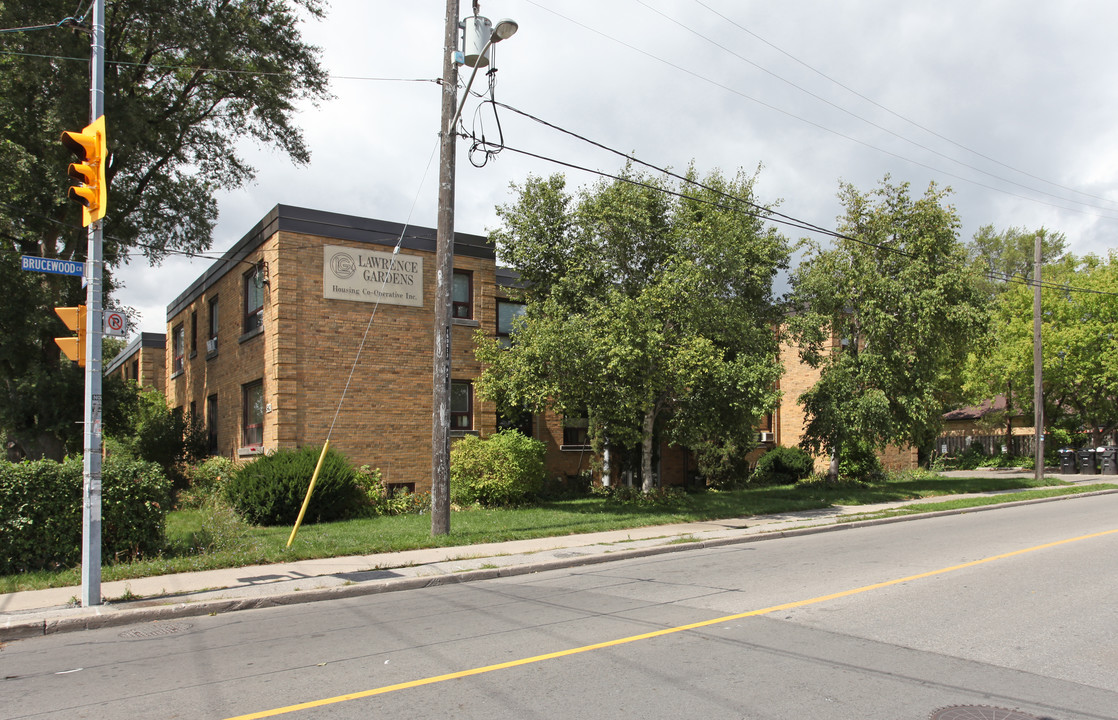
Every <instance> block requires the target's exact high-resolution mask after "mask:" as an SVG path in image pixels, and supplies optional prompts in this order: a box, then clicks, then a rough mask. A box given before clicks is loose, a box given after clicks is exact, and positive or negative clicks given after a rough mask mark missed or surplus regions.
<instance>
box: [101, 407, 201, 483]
mask: <svg viewBox="0 0 1118 720" xmlns="http://www.w3.org/2000/svg"><path fill="white" fill-rule="evenodd" d="M133 391H134V392H135V393H136V395H135V397H134V398H132V400H131V401H130V402H128V403H123V404H122V405H121V407H120V408H118V411H117V415H119V416H120V417H118V418H116V419H115V420H114V421H113V422H112V423H111V424H110V427H111V429H112V432H113V433H114V436H115V437H114V439H115V440H117V441H119V443H120V445H121V446H122V447H123V448H126V449H127V451H128V452H129V453H131V454H133V455H135V456H137V457H139V458H141V459H143V460H146V461H148V462H154V463H158V464H159V465H160V467H162V468H163V471H164V473H165V474H166V475H167V477H169V478H171V479H172V480H173V481H174V482H175V485H176V486H177V487H183V486H185V485H186V481H187V478H186V475H185V474H184V469H183V463H184V462H195V461H197V460H199V459H200V458H203V457H205V454H206V448H207V446H208V444H209V440H208V437H207V435H206V430H205V427H204V426H203V425H202V423H200V422H197V421H196V419H195V418H192V417H191V416H190V413H188V412H184V411H183V409H182V408H175V409H173V410H172V409H171V408H168V407H167V398H166V397H164V395H163V393H161V392H159V391H158V390H154V389H147V390H139V389H136V388H135V387H134V385H133Z"/></svg>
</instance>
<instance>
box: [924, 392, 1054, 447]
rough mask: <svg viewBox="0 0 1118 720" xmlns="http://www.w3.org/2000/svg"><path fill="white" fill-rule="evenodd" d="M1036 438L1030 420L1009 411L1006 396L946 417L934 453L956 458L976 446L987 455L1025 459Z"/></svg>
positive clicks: (962, 409)
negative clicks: (999, 454) (1004, 454)
mask: <svg viewBox="0 0 1118 720" xmlns="http://www.w3.org/2000/svg"><path fill="white" fill-rule="evenodd" d="M1007 431H1008V432H1007ZM1007 436H1008V438H1009V439H1008V440H1007V439H1006V438H1007ZM1035 437H1036V430H1035V429H1034V424H1033V417H1032V416H1031V415H1025V414H1024V413H1021V412H1020V411H1016V412H1013V411H1008V410H1007V404H1006V399H1005V395H999V396H998V397H996V398H994V399H993V400H986V401H984V402H982V403H980V404H978V405H971V406H968V407H963V408H959V409H958V410H952V411H951V412H949V413H945V414H944V416H943V430H942V431H941V432H940V435H939V437H938V438H937V439H936V447H935V450H936V452H937V453H939V454H940V455H957V454H959V453H962V452H965V451H966V450H967V449H969V448H970V447H971V445H974V444H978V445H981V446H982V449H983V451H984V452H985V454H987V455H994V454H997V453H999V452H1000V453H1009V454H1010V455H1021V456H1026V457H1028V456H1031V455H1032V454H1033V444H1034V442H1035Z"/></svg>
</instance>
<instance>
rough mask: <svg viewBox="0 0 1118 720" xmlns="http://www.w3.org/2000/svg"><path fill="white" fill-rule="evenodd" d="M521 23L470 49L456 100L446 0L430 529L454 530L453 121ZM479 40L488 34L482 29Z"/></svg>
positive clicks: (454, 29)
mask: <svg viewBox="0 0 1118 720" xmlns="http://www.w3.org/2000/svg"><path fill="white" fill-rule="evenodd" d="M469 20H470V21H471V22H472V25H471V24H468V25H467V29H470V28H472V29H473V31H474V32H475V33H476V32H477V30H478V29H479V28H484V29H485V30H489V20H487V19H486V18H483V17H481V16H479V15H478V13H477V2H476V0H475V2H474V16H473V17H472V18H470V19H469ZM517 29H518V26H517V24H516V23H515V22H513V21H512V20H500V21H499V22H498V23H497V25H496V27H493V28H492V30H489V37H488V39H487V40H486V41H485V43H484V45H483V46H482V48H481V50H480V52H478V53H477V54H476V55H473V54H472V55H471V58H472V60H473V62H472V65H473V68H474V69H473V72H472V73H470V80H469V82H468V83H467V84H466V93H465V95H464V96H463V97H462V103H461V104H459V103H458V102H457V99H458V98H457V94H458V67H457V64H456V62H455V53H456V52H457V49H458V0H447V3H446V25H445V32H444V36H443V51H444V53H443V79H442V86H443V97H442V122H441V124H440V126H439V130H440V133H441V135H442V140H441V142H440V143H439V211H438V231H437V232H436V234H435V327H434V336H435V352H434V372H433V374H432V403H431V534H432V535H446V534H448V533H450V380H451V368H450V330H451V322H452V320H451V319H452V305H451V303H452V296H451V284H452V279H453V276H454V150H455V133H454V127H455V125H457V124H458V118H459V116H460V115H461V114H462V108H463V106H465V104H466V98H468V97H469V96H470V86H471V85H473V82H474V78H475V77H476V76H477V70H478V68H479V67H482V66H484V65H488V64H489V58H488V55H487V53H488V52H489V48H491V47H492V46H493V45H494V44H495V43H498V42H500V41H502V40H505V39H507V38H509V37H512V35H513V34H515V33H516V31H517ZM485 30H483V31H482V34H481V35H480V36H476V37H475V42H476V41H477V40H479V39H480V37H484V31H485Z"/></svg>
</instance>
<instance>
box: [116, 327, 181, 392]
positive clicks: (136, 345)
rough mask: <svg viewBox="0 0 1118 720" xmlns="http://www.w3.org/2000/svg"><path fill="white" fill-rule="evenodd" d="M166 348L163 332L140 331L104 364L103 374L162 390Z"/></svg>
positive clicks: (164, 382) (165, 379)
mask: <svg viewBox="0 0 1118 720" xmlns="http://www.w3.org/2000/svg"><path fill="white" fill-rule="evenodd" d="M166 348H167V336H166V335H164V334H163V333H140V334H139V335H137V336H136V337H134V338H133V339H132V341H131V342H130V343H128V344H127V345H125V346H124V349H123V350H121V351H120V353H119V354H118V355H117V356H116V357H115V358H113V359H112V360H111V361H110V362H109V363H108V364H107V365H106V366H105V374H106V375H119V376H120V377H121V378H122V379H124V380H135V381H136V384H137V385H139V386H140V387H142V388H155V389H156V390H158V391H159V392H163V391H164V390H165V389H166V387H167V365H166V360H165V359H164V354H165V353H166Z"/></svg>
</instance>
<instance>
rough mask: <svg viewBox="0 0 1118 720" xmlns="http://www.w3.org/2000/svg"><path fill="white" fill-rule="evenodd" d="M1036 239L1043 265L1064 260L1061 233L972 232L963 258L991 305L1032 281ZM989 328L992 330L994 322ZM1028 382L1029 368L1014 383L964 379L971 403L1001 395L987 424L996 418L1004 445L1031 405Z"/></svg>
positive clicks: (999, 379)
mask: <svg viewBox="0 0 1118 720" xmlns="http://www.w3.org/2000/svg"><path fill="white" fill-rule="evenodd" d="M1038 238H1039V239H1040V242H1041V259H1042V262H1043V263H1044V264H1045V265H1055V264H1058V263H1060V262H1062V261H1063V260H1064V258H1065V252H1066V247H1067V238H1065V237H1064V234H1063V233H1054V232H1051V231H1049V230H1046V229H1045V228H1043V227H1042V228H1038V229H1036V230H1033V231H1031V232H1029V231H1026V230H1025V229H1024V228H1009V229H1007V230H1003V231H1001V232H996V231H995V230H994V226H993V225H984V226H982V227H981V228H979V229H978V232H976V233H975V234H974V238H973V239H972V240H971V242H970V243H969V244H968V245H967V257H969V258H970V260H971V262H972V263H973V264H974V267H975V270H976V271H977V272H979V273H981V274H982V275H983V277H982V278H981V279H980V280H979V282H980V287H981V288H982V289H983V291H984V292H985V293H986V295H987V297H988V299H989V301H990V303H991V304H992V305H996V304H997V303H998V301H999V299H1001V298H1002V296H1003V294H1004V293H1005V292H1007V291H1008V290H1009V289H1010V288H1012V287H1014V283H1015V282H1028V281H1030V280H1032V278H1033V264H1034V263H1033V259H1034V254H1035V245H1036V240H1037V239H1038ZM1030 302H1031V300H1030ZM1028 313H1029V315H1028V316H1029V317H1030V318H1031V317H1032V311H1031V310H1029V311H1028ZM995 322H996V321H995ZM990 328H991V330H993V329H994V325H993V324H992V325H991V326H990ZM1030 342H1031V340H1030ZM987 347H989V345H987ZM1030 352H1031V351H1030ZM1022 382H1023V383H1024V384H1021V383H1022ZM1032 382H1033V381H1032V371H1031V370H1030V371H1029V373H1028V375H1027V377H1019V378H1016V382H1015V378H1014V377H1013V375H1012V374H1007V375H1003V376H996V377H995V376H986V377H982V378H972V379H969V380H968V381H967V386H968V388H970V389H971V390H972V391H973V392H971V393H970V395H971V397H970V400H971V401H972V402H975V403H978V402H982V401H985V400H990V399H992V398H994V397H996V396H998V395H1002V396H1004V397H1005V410H1002V411H998V412H996V413H992V414H991V415H990V416H988V417H987V419H988V420H989V421H990V422H991V423H998V422H999V421H1000V423H1002V424H1003V426H1004V428H1005V439H1006V446H1007V447H1009V445H1010V439H1011V437H1012V435H1013V418H1014V417H1015V416H1018V415H1020V414H1022V413H1023V412H1025V407H1026V406H1031V404H1032V392H1031V388H1032Z"/></svg>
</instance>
